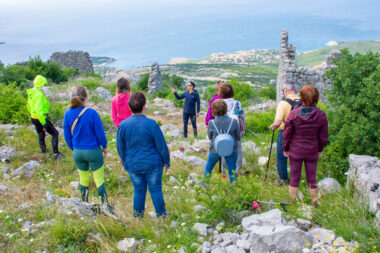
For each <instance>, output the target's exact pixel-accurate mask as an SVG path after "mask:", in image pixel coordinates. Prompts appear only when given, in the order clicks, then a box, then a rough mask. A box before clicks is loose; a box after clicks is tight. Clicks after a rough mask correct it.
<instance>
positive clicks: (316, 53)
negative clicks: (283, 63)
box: [296, 40, 380, 66]
mask: <svg viewBox="0 0 380 253" xmlns="http://www.w3.org/2000/svg"><path fill="white" fill-rule="evenodd" d="M343 48H348V50H349V51H350V53H352V54H356V53H361V54H365V53H367V52H368V51H372V52H374V53H380V42H379V41H373V40H368V41H355V42H343V43H341V44H338V45H336V46H330V47H323V48H320V49H316V50H313V51H311V52H308V53H302V54H300V55H296V60H297V65H298V66H315V65H319V64H321V63H322V62H324V61H325V60H326V57H327V56H328V55H329V54H330V53H331V52H332V51H336V50H338V51H340V50H342V49H343Z"/></svg>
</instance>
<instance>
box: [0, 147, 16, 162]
mask: <svg viewBox="0 0 380 253" xmlns="http://www.w3.org/2000/svg"><path fill="white" fill-rule="evenodd" d="M15 156H16V149H14V148H11V147H7V146H1V147H0V161H3V160H9V161H10V160H12V158H13V157H15Z"/></svg>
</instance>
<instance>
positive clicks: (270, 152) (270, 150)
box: [264, 130, 274, 181]
mask: <svg viewBox="0 0 380 253" xmlns="http://www.w3.org/2000/svg"><path fill="white" fill-rule="evenodd" d="M273 138H274V130H273V132H272V140H271V142H270V149H269V156H268V164H267V171H266V172H265V178H264V181H265V180H267V176H268V170H269V162H270V156H271V154H272V146H273Z"/></svg>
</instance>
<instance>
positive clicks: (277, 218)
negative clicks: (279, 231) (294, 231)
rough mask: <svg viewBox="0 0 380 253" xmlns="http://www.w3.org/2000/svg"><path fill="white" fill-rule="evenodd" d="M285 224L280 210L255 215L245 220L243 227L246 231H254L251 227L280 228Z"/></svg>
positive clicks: (242, 223)
mask: <svg viewBox="0 0 380 253" xmlns="http://www.w3.org/2000/svg"><path fill="white" fill-rule="evenodd" d="M283 224H285V219H284V217H283V216H282V212H281V211H280V210H279V209H277V208H276V209H272V210H270V211H269V212H266V213H262V214H254V215H251V216H248V217H245V218H243V220H242V222H241V225H242V226H243V229H244V230H245V231H252V229H251V227H253V226H255V228H256V227H257V226H264V225H265V226H278V225H283Z"/></svg>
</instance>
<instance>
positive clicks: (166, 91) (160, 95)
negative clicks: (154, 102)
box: [152, 88, 173, 98]
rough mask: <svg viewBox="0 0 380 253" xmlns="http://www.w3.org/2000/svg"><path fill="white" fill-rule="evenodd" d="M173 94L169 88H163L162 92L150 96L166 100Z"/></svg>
mask: <svg viewBox="0 0 380 253" xmlns="http://www.w3.org/2000/svg"><path fill="white" fill-rule="evenodd" d="M170 93H173V92H172V91H171V90H170V89H169V88H163V89H162V91H159V92H156V93H154V94H153V95H152V97H153V98H166V97H168V96H169V95H170Z"/></svg>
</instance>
